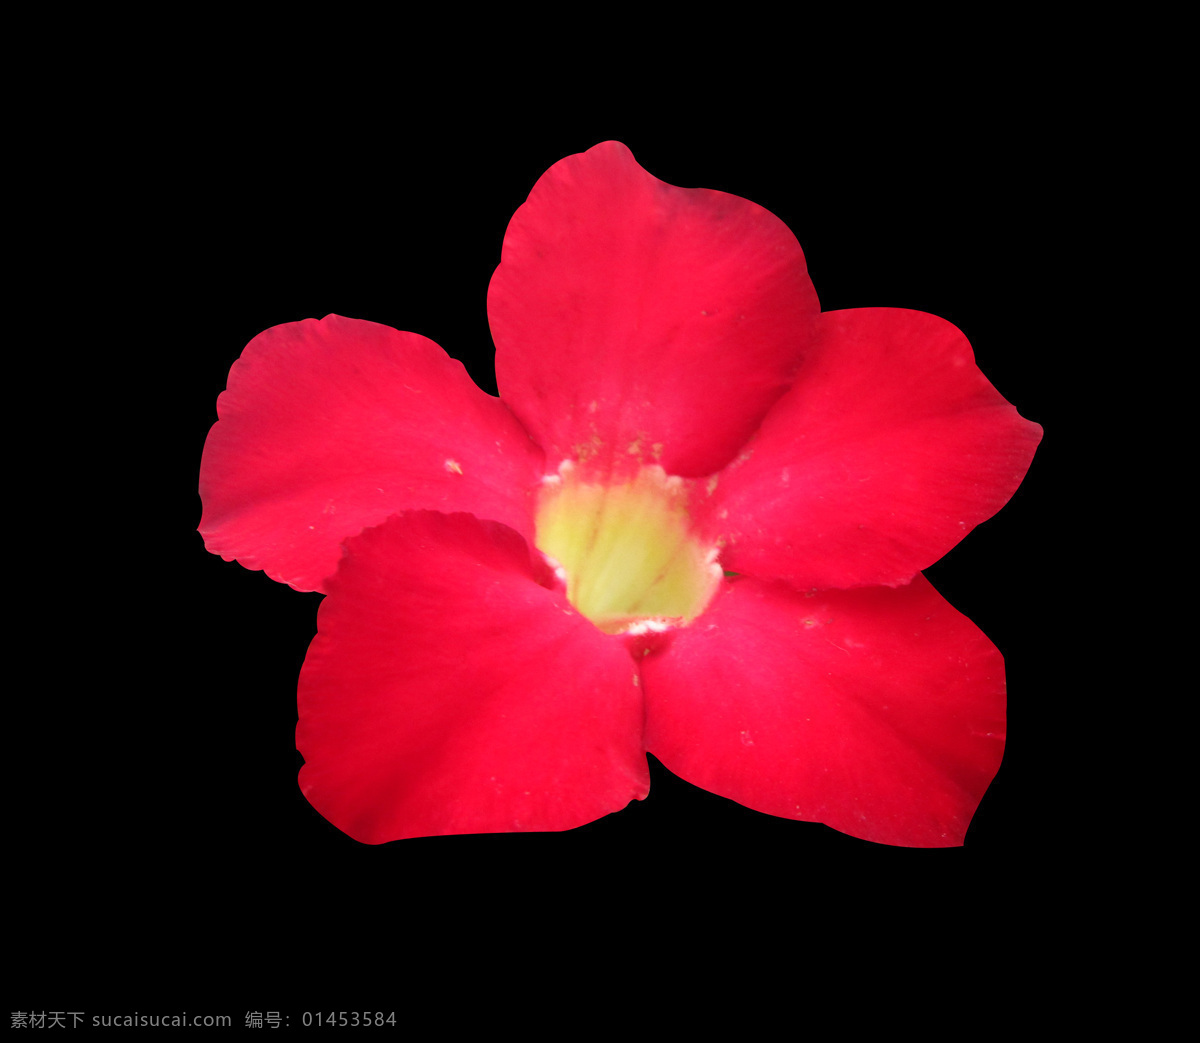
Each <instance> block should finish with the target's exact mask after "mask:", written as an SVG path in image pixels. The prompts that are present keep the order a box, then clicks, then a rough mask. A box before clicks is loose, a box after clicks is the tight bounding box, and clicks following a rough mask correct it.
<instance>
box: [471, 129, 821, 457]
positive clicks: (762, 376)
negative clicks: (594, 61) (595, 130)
mask: <svg viewBox="0 0 1200 1043" xmlns="http://www.w3.org/2000/svg"><path fill="white" fill-rule="evenodd" d="M818 308H819V305H818V302H817V296H816V292H815V291H814V290H813V287H812V283H811V281H810V280H809V278H808V271H807V268H806V267H805V263H804V254H803V253H802V252H801V250H800V245H799V243H797V242H796V238H795V236H793V235H792V233H791V232H790V231H789V230H788V229H787V226H785V225H784V224H783V222H781V221H780V220H779V219H778V218H777V217H775V216H774V215H772V214H770V213H768V212H767V211H766V210H764V209H762V207H759V206H756V205H755V204H754V203H750V202H748V201H747V200H745V199H739V198H738V197H737V196H731V195H726V194H725V193H723V192H712V191H708V190H706V189H682V188H674V187H672V186H671V185H667V184H664V183H663V182H662V181H659V180H658V179H657V178H655V177H652V176H651V175H650V174H648V173H646V171H644V170H643V169H642V168H641V167H640V166H638V164H637V162H636V160H634V158H633V156H632V155H631V154H630V152H629V150H628V149H627V148H626V147H625V146H624V145H621V144H619V143H618V142H615V141H608V142H605V143H604V144H601V145H597V146H596V147H595V148H593V149H591V150H590V151H588V152H585V153H582V154H580V155H575V156H569V157H567V158H566V159H564V160H562V161H561V162H559V163H556V164H555V165H554V166H553V167H551V168H550V170H549V171H547V172H546V174H544V175H543V176H542V178H541V179H540V180H539V181H538V183H537V184H536V185H535V186H534V188H533V191H532V192H531V193H530V195H529V199H528V201H527V202H526V203H525V204H524V205H523V206H522V207H521V208H520V209H519V210H518V211H517V212H516V214H515V215H514V217H513V219H512V222H511V223H510V224H509V226H508V231H507V233H506V234H505V237H504V251H503V254H502V260H501V263H500V267H499V268H498V269H497V270H496V273H495V275H494V276H493V277H492V282H491V286H490V288H489V290H488V315H489V317H490V319H491V326H492V336H493V338H494V340H495V342H496V379H497V382H498V385H499V388H500V397H501V398H502V399H504V401H505V402H506V403H508V405H509V406H510V407H511V408H512V410H513V412H514V413H515V414H516V415H517V416H518V417H519V418H520V419H521V421H522V423H524V424H525V425H526V427H527V428H528V430H529V432H530V434H531V435H532V436H533V438H534V439H535V441H537V442H538V444H539V445H541V446H542V447H543V448H544V449H545V450H546V452H547V457H548V462H549V464H550V465H551V469H553V468H554V467H556V466H557V465H558V462H559V461H560V460H561V459H563V458H567V457H571V458H583V459H587V458H597V457H598V458H599V462H600V464H601V465H604V464H607V463H608V462H609V461H610V460H624V459H630V458H633V459H635V460H636V459H641V460H644V461H646V462H651V461H654V462H658V463H660V464H661V465H662V466H663V467H664V468H665V469H666V471H667V473H668V474H675V475H683V476H700V475H707V474H711V473H712V472H714V471H716V470H718V469H720V468H721V467H723V466H725V464H726V463H728V462H729V460H731V459H732V458H733V456H734V455H735V454H736V453H737V451H738V450H739V449H740V448H741V447H742V445H743V444H744V443H745V441H746V439H747V438H748V437H749V436H750V434H751V433H752V432H753V431H754V429H755V428H756V427H757V426H758V423H759V421H760V420H761V419H762V417H763V414H764V413H765V412H766V411H767V409H769V408H770V406H771V404H772V403H773V402H774V401H775V400H776V399H777V398H778V397H779V396H780V395H781V394H783V392H784V391H785V390H786V389H787V387H788V386H789V384H790V383H791V379H792V374H793V372H794V368H795V364H796V361H797V358H798V354H799V352H800V350H802V348H803V346H804V338H805V336H806V333H807V331H808V329H809V326H810V325H811V322H812V319H813V317H814V315H815V314H816V313H817V311H818Z"/></svg>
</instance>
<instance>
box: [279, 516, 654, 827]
mask: <svg viewBox="0 0 1200 1043" xmlns="http://www.w3.org/2000/svg"><path fill="white" fill-rule="evenodd" d="M548 578H549V571H548V569H547V568H546V566H545V564H544V562H543V560H542V559H541V557H540V555H537V554H536V552H535V553H534V554H533V555H531V553H530V549H529V546H528V545H527V544H526V543H525V541H524V540H523V539H522V538H521V537H520V536H519V535H518V534H517V533H516V532H514V531H513V530H511V529H509V528H507V527H505V526H503V525H498V524H496V523H494V522H483V521H480V520H479V519H477V518H475V517H472V516H471V515H466V514H451V515H445V514H438V513H434V512H426V511H419V512H410V513H405V514H402V515H398V516H396V517H393V518H391V519H389V520H388V521H387V522H386V523H385V524H384V525H381V526H378V527H377V528H373V529H368V530H367V531H366V532H364V533H363V534H362V535H361V536H358V537H356V538H353V539H351V540H349V541H348V542H347V553H346V556H345V558H344V559H343V560H342V563H341V566H340V567H339V569H338V572H337V575H336V576H335V577H334V578H333V579H331V580H330V582H329V588H330V592H329V597H327V598H326V599H325V600H324V602H322V604H321V608H320V613H319V616H318V633H317V636H316V638H315V639H314V641H313V644H312V646H311V647H310V649H309V653H308V657H307V658H306V660H305V662H304V669H303V671H302V672H301V676H300V693H299V704H300V724H299V727H298V728H297V731H296V745H297V748H298V749H299V750H300V752H301V753H302V754H303V755H304V760H305V764H304V767H303V769H302V770H301V772H300V784H301V788H302V789H303V790H304V793H305V795H306V796H307V797H308V799H309V801H310V802H311V803H312V805H313V807H315V808H316V809H317V810H318V811H319V812H320V813H321V814H322V815H324V816H325V817H326V818H327V819H329V821H330V822H332V823H333V824H334V825H336V826H337V827H338V828H339V829H342V830H344V831H345V832H346V833H348V834H350V836H352V837H354V838H356V839H358V840H361V841H364V842H366V843H382V842H384V841H388V840H397V839H400V838H402V837H417V836H436V835H441V834H448V833H495V832H508V831H533V830H562V829H570V828H572V827H575V826H579V825H583V824H584V823H586V822H591V821H592V820H594V819H597V818H599V817H601V816H603V815H606V814H608V813H609V812H612V811H617V810H619V809H620V808H623V807H624V806H625V805H626V804H627V803H628V802H629V801H631V800H634V799H641V798H643V797H645V795H646V792H647V790H648V788H649V784H650V783H649V771H648V766H647V763H646V757H645V754H644V753H643V748H642V721H643V705H642V697H641V689H640V687H639V686H638V677H637V672H636V666H635V665H634V663H633V661H632V660H631V659H630V656H629V653H628V652H627V651H626V649H625V647H624V645H623V644H622V643H621V642H620V641H618V640H615V639H612V638H609V637H607V636H605V635H604V634H602V633H600V631H598V630H597V629H596V628H595V627H593V626H592V625H591V624H590V623H589V622H587V620H585V619H584V618H583V617H582V616H580V615H578V614H577V613H575V612H573V611H572V610H571V609H570V606H569V605H568V604H567V602H566V599H565V597H564V596H563V594H562V592H561V590H551V589H547V587H545V586H542V585H539V581H543V580H547V579H548Z"/></svg>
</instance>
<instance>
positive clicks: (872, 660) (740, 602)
mask: <svg viewBox="0 0 1200 1043" xmlns="http://www.w3.org/2000/svg"><path fill="white" fill-rule="evenodd" d="M642 677H643V680H644V684H645V688H646V707H647V710H646V714H647V719H646V740H647V749H648V750H649V751H650V752H651V753H653V754H654V755H655V756H656V757H658V758H659V759H660V760H661V761H662V762H663V764H665V765H666V766H667V767H668V768H669V769H670V770H671V771H673V772H675V773H676V774H677V775H680V776H681V777H683V778H684V779H687V780H688V781H689V782H692V783H694V784H695V785H697V786H701V787H703V788H704V789H706V790H709V791H711V792H713V793H718V794H720V795H721V796H725V797H730V798H732V799H733V800H736V801H738V802H739V803H741V804H744V805H746V806H747V807H750V808H754V809H755V810H758V811H765V812H766V813H768V814H771V815H780V816H783V817H785V818H795V819H804V820H806V821H815V822H824V823H826V824H827V825H830V826H832V827H834V828H835V829H838V830H841V831H842V832H843V833H849V834H850V835H852V836H856V837H862V838H863V839H865V840H872V841H876V842H878V843H883V844H898V845H902V846H906V847H949V846H952V845H956V844H961V843H962V840H963V836H964V834H965V833H966V829H967V825H968V823H969V822H970V821H971V816H972V815H973V814H974V812H975V808H976V807H977V806H978V804H979V801H980V799H981V798H982V796H983V793H984V791H985V790H986V789H987V787H988V784H989V783H990V782H991V780H992V778H993V776H994V775H995V773H996V770H997V768H998V767H999V765H1000V759H1001V756H1002V754H1003V750H1004V702H1005V698H1004V661H1003V659H1002V658H1001V656H1000V653H999V651H997V649H996V648H995V646H993V645H992V644H991V642H990V641H988V639H987V638H986V637H984V635H983V634H982V633H981V632H980V631H979V630H978V628H976V627H975V625H974V624H973V623H971V621H970V620H968V619H967V618H966V617H965V616H962V615H960V614H959V613H958V612H956V611H955V610H954V609H953V608H952V607H951V606H950V605H948V604H947V603H946V602H945V601H944V600H943V599H942V597H941V596H940V595H939V594H938V593H937V591H935V590H934V589H933V587H932V586H931V585H930V584H929V582H928V581H927V580H926V579H925V578H924V577H923V576H917V577H916V578H914V580H913V582H912V583H911V584H910V585H909V586H907V587H901V588H898V589H890V588H886V587H876V588H871V589H865V590H854V591H834V592H831V593H825V594H818V595H814V596H806V595H804V594H801V593H798V592H796V591H794V590H792V589H791V588H789V587H787V586H786V585H784V584H766V583H762V582H759V581H758V580H755V579H752V578H750V577H742V578H740V579H737V580H735V581H733V582H732V583H729V584H727V585H726V587H725V589H724V591H723V593H722V595H721V596H719V597H718V599H717V601H716V603H715V604H714V605H713V607H712V608H711V609H710V610H709V611H708V613H707V614H706V615H705V616H703V617H702V618H701V619H700V620H698V621H697V623H696V624H695V625H693V626H691V627H689V628H686V629H683V630H680V631H677V632H676V633H675V634H674V639H673V642H672V643H671V645H670V646H669V647H668V648H666V649H665V650H664V651H662V652H661V653H660V654H658V655H652V656H649V657H648V658H647V659H646V660H645V661H644V662H643V663H642Z"/></svg>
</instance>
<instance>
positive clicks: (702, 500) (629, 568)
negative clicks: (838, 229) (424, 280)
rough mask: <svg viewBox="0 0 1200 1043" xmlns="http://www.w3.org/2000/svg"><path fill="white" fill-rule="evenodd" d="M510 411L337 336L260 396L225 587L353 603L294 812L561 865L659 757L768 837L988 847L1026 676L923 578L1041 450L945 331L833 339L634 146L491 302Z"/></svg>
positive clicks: (269, 343)
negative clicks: (241, 571) (1012, 688)
mask: <svg viewBox="0 0 1200 1043" xmlns="http://www.w3.org/2000/svg"><path fill="white" fill-rule="evenodd" d="M488 314H489V318H490V321H491V326H492V332H493V336H494V339H495V343H496V371H497V381H498V385H499V388H500V398H499V399H495V398H492V397H491V396H489V395H487V394H485V393H484V392H482V391H480V390H479V389H478V388H477V387H475V385H474V384H472V383H471V382H470V380H469V378H468V377H467V375H466V373H465V371H464V370H463V367H462V366H461V365H460V364H459V363H457V362H455V361H453V360H451V359H450V358H448V357H447V356H446V355H445V353H444V352H443V351H442V350H441V349H440V348H439V347H438V346H437V345H436V344H434V343H433V342H431V341H429V340H427V339H425V338H424V337H420V336H417V335H416V334H413V333H401V332H398V331H396V330H393V329H390V328H388V327H386V326H379V325H376V324H374V323H369V322H363V321H359V320H355V319H345V318H341V317H339V316H336V315H330V316H328V317H326V318H325V319H323V320H321V321H316V320H306V321H304V322H296V323H289V324H286V325H283V326H276V327H274V328H273V329H270V330H267V331H266V332H265V333H263V334H261V335H259V336H258V337H256V338H255V339H254V340H253V341H252V342H251V343H250V344H249V346H248V347H247V348H246V351H245V352H244V353H243V355H242V357H241V359H240V360H239V361H238V362H237V363H236V364H235V365H234V367H233V369H232V371H231V372H230V376H229V386H228V389H227V390H226V391H225V392H224V393H223V394H222V395H221V398H220V400H219V402H218V411H219V415H220V420H219V422H218V423H217V424H216V425H215V426H214V427H213V429H212V432H211V433H210V435H209V438H208V442H207V444H206V446H205V451H204V460H203V465H202V472H201V495H202V497H203V500H204V518H203V521H202V523H201V531H202V532H203V533H204V536H205V540H206V542H207V545H208V548H209V550H211V551H213V552H214V553H217V554H221V555H222V556H223V557H225V558H226V559H227V560H232V559H234V558H237V559H238V560H239V561H241V562H242V564H244V565H245V566H247V567H248V568H254V569H264V570H265V571H266V572H267V573H268V574H269V575H270V576H272V577H273V578H274V579H277V580H280V581H282V582H285V583H288V584H290V585H292V586H293V587H295V588H297V589H299V590H318V591H323V592H324V593H326V594H328V597H327V598H326V599H325V600H324V602H323V603H322V605H321V608H320V613H319V617H318V630H319V632H318V634H317V637H316V639H315V640H314V641H313V644H312V646H311V648H310V650H309V653H308V657H307V659H306V661H305V664H304V669H303V671H302V674H301V678H300V690H299V702H300V724H299V728H298V730H297V746H298V748H299V750H300V752H301V753H302V754H303V756H304V759H305V764H304V767H303V769H302V770H301V773H300V782H301V786H302V788H303V790H304V792H305V794H306V795H307V797H308V799H309V800H310V801H311V802H312V804H313V806H314V807H316V808H317V809H318V810H319V811H320V812H321V813H322V814H323V815H325V816H326V817H327V818H328V819H329V820H330V821H331V822H333V823H334V824H336V825H337V826H338V827H339V828H341V829H343V830H344V831H345V832H347V833H349V834H350V835H351V836H353V837H355V838H357V839H359V840H363V841H366V842H370V843H379V842H383V841H388V840H395V839H398V838H401V837H414V836H429V835H437V834H448V833H481V832H500V831H509V830H561V829H569V828H571V827H574V826H578V825H582V824H583V823H586V822H589V821H592V820H593V819H596V818H598V817H600V816H602V815H605V814H607V813H608V812H612V811H616V810H619V809H620V808H622V807H624V806H625V804H627V803H628V802H629V801H630V800H632V799H635V798H636V799H641V798H643V797H645V796H646V794H647V791H648V788H649V776H648V771H647V763H646V756H645V754H646V752H647V751H648V752H650V753H653V754H654V755H655V756H657V757H658V758H659V759H660V760H661V761H662V762H663V763H664V764H665V765H666V766H667V767H668V768H669V769H671V771H673V772H675V773H676V774H678V775H680V776H682V777H683V778H684V779H687V780H689V781H690V782H693V783H695V784H696V785H699V786H702V787H704V788H705V789H708V790H711V791H712V792H714V793H718V794H722V795H724V796H726V797H730V798H732V799H734V800H736V801H739V802H740V803H742V804H745V805H747V806H749V807H751V808H755V809H758V810H759V811H764V812H767V813H769V814H772V815H781V816H785V817H788V818H794V819H805V820H813V821H819V822H825V823H827V824H829V825H830V826H833V827H834V828H836V829H839V830H842V831H843V832H846V833H850V834H852V835H854V836H858V837H863V838H866V839H869V840H874V841H879V842H882V843H888V844H901V845H909V846H921V847H939V846H948V845H953V844H959V843H961V842H962V839H963V836H964V834H965V832H966V828H967V825H968V823H969V822H970V819H971V816H972V814H973V813H974V810H975V807H976V806H977V804H978V802H979V800H980V798H981V797H982V795H983V793H984V791H985V790H986V788H987V786H988V784H989V783H990V781H991V779H992V777H993V776H994V774H995V772H996V769H997V768H998V766H999V764H1000V759H1001V754H1002V751H1003V746H1004V702H1005V697H1004V665H1003V661H1002V659H1001V656H1000V653H999V652H998V651H997V650H996V648H995V647H994V646H993V645H992V644H991V643H990V642H989V641H988V640H987V638H985V637H984V636H983V634H982V633H980V631H979V630H978V629H976V627H975V626H974V625H973V624H972V623H971V622H970V621H969V620H967V619H966V618H965V617H963V616H961V615H960V614H959V613H957V612H956V611H955V610H954V609H953V608H951V607H950V605H948V604H947V603H946V602H945V601H944V600H943V599H942V598H941V597H940V596H939V595H938V594H937V592H936V591H935V590H934V589H933V587H932V586H931V585H930V584H929V583H928V582H927V581H926V580H925V578H924V577H923V576H922V575H921V574H920V570H921V569H923V568H926V567H927V566H929V565H931V564H932V563H933V562H935V561H937V560H938V558H940V557H941V556H942V555H943V554H945V553H946V552H947V551H948V550H949V549H950V548H951V547H953V546H954V545H955V544H956V543H957V542H958V541H959V540H960V539H962V538H963V536H965V535H966V534H967V533H968V532H969V531H970V530H971V529H972V528H973V527H974V526H975V525H977V524H978V523H979V522H981V521H983V520H985V519H986V518H988V517H990V516H991V515H992V514H994V513H995V512H996V511H997V510H999V508H1000V507H1001V506H1003V505H1004V503H1006V502H1007V500H1008V498H1009V497H1010V496H1011V495H1012V494H1013V492H1014V490H1015V489H1016V488H1017V486H1018V484H1019V483H1020V481H1021V479H1022V478H1023V476H1024V474H1025V471H1026V470H1027V468H1028V466H1029V463H1030V460H1031V459H1032V457H1033V453H1034V449H1035V447H1036V446H1037V443H1038V441H1039V439H1040V436H1041V429H1040V428H1039V427H1038V426H1037V425H1036V424H1032V423H1029V422H1028V421H1026V420H1023V419H1022V418H1021V417H1020V416H1019V415H1018V414H1017V412H1016V410H1015V409H1014V408H1013V407H1012V406H1011V405H1009V404H1008V403H1007V402H1006V401H1005V400H1004V399H1003V398H1002V397H1001V396H1000V395H999V393H998V392H997V391H996V390H995V389H994V388H993V387H992V386H991V385H990V384H989V383H988V381H987V380H986V379H985V378H984V377H983V375H982V374H981V373H980V372H979V370H978V369H977V368H976V366H975V364H974V359H973V355H972V352H971V348H970V345H969V344H968V343H967V341H966V338H965V337H963V335H962V334H961V333H960V332H959V331H958V330H957V329H956V328H955V327H953V326H951V325H950V324H949V323H947V322H945V321H943V320H941V319H938V318H935V317H933V316H931V315H926V314H923V313H920V312H911V311H902V310H895V309H882V308H881V309H860V310H851V311H842V312H829V313H821V312H820V310H819V305H818V302H817V296H816V293H815V291H814V290H813V287H812V283H811V282H810V281H809V278H808V274H807V270H806V267H805V262H804V256H803V254H802V252H801V250H800V246H799V244H798V243H797V242H796V239H795V238H794V236H793V235H792V234H791V232H790V231H788V229H787V228H786V227H785V226H784V225H783V224H782V223H781V222H780V221H779V220H778V219H777V218H775V217H774V216H773V215H772V214H770V213H768V212H767V211H765V210H763V209H762V208H760V207H758V206H756V205H755V204H753V203H750V202H748V201H746V200H744V199H739V198H737V197H735V196H730V195H726V194H723V193H720V192H710V191H705V190H699V189H697V190H685V189H679V188H674V187H672V186H670V185H666V184H663V183H662V182H660V181H658V180H657V179H655V178H653V177H651V176H650V175H649V174H648V173H646V172H645V171H644V170H642V168H641V167H639V166H638V165H637V163H636V162H635V161H634V159H633V156H632V155H631V154H630V153H629V151H628V149H626V148H625V147H624V146H623V145H620V144H618V143H616V142H606V143H604V144H602V145H598V146H596V147H595V148H593V149H591V150H590V151H588V152H586V153H583V154H581V155H576V156H570V157H568V158H567V159H564V160H562V161H561V162H559V163H557V164H555V165H554V166H553V167H552V168H551V169H550V170H549V171H548V172H547V173H546V174H545V175H544V176H543V177H542V178H541V179H540V180H539V181H538V183H537V185H536V186H535V187H534V189H533V191H532V193H531V194H530V196H529V199H528V201H527V202H526V203H525V204H524V205H523V206H522V207H521V208H520V209H519V210H518V211H517V213H516V215H515V216H514V217H513V220H512V222H511V224H510V225H509V228H508V232H507V234H506V236H505V239H504V249H503V255H502V259H501V263H500V266H499V268H498V269H497V270H496V273H495V275H494V277H493V279H492V282H491V286H490V289H489V291H488Z"/></svg>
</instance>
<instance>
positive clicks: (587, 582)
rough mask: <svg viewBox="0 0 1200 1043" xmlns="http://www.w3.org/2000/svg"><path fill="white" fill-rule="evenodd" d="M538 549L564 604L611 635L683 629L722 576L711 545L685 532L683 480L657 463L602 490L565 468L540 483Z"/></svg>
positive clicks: (688, 529)
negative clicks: (555, 574)
mask: <svg viewBox="0 0 1200 1043" xmlns="http://www.w3.org/2000/svg"><path fill="white" fill-rule="evenodd" d="M537 546H538V549H539V550H540V551H542V553H543V554H545V555H546V556H547V557H548V558H550V559H552V564H554V565H555V566H556V567H557V569H558V570H559V576H560V578H562V579H563V581H564V582H565V583H566V586H567V597H568V598H569V599H570V602H571V604H572V605H574V606H575V607H576V608H577V609H579V611H580V612H582V613H583V614H584V615H585V616H587V617H588V619H590V620H591V621H592V622H593V623H595V624H596V626H597V627H599V628H600V629H601V630H603V631H605V632H606V633H609V634H620V633H627V632H640V631H643V630H662V629H666V628H667V627H670V626H681V625H686V624H688V623H690V622H691V621H692V620H693V619H695V618H696V617H697V616H698V615H700V613H702V612H703V611H704V610H705V608H707V607H708V603H709V601H710V600H711V599H712V596H713V594H714V593H715V592H716V589H717V585H718V584H719V583H720V581H721V576H722V572H721V567H720V565H718V564H717V551H716V548H715V547H713V546H711V545H710V544H707V543H705V542H704V541H702V540H701V539H699V538H698V537H697V536H696V534H695V533H694V532H693V529H692V525H691V518H690V517H689V515H688V510H687V488H686V486H685V483H684V481H683V479H681V478H668V477H667V475H666V473H665V472H664V471H663V469H662V468H661V467H657V466H654V467H642V468H641V469H640V470H639V471H638V473H637V475H636V476H634V477H632V478H630V479H628V480H626V481H625V482H621V483H612V484H607V485H604V484H599V483H594V482H587V481H583V480H581V479H580V478H578V477H577V476H576V473H575V469H574V467H573V466H572V465H571V464H570V463H569V462H568V463H564V464H563V465H562V467H561V468H560V469H559V474H558V475H556V476H554V477H552V478H547V479H546V480H545V483H544V485H543V486H542V491H541V495H540V497H539V500H538V510H537Z"/></svg>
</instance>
